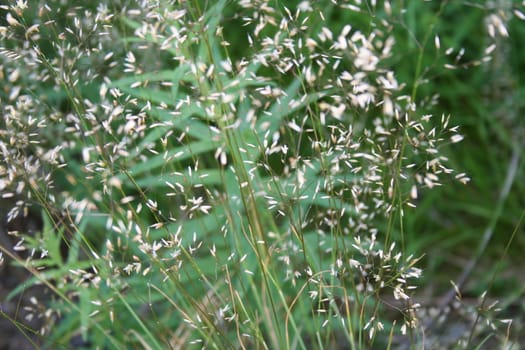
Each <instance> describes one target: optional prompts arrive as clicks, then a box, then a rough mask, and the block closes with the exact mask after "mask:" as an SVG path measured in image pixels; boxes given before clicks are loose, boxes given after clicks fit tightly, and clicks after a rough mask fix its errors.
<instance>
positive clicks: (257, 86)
mask: <svg viewBox="0 0 525 350" xmlns="http://www.w3.org/2000/svg"><path fill="white" fill-rule="evenodd" d="M401 4H402V3H397V2H392V3H390V2H388V1H384V2H378V3H376V2H375V1H371V2H368V1H328V0H326V1H290V2H284V1H270V0H253V1H246V0H236V1H232V0H228V1H227V0H217V1H202V0H187V1H182V0H179V1H124V0H122V1H100V2H93V3H91V2H85V1H68V2H63V1H58V0H56V1H53V0H50V1H47V2H41V1H34V2H28V1H21V0H19V1H10V2H8V4H6V5H1V7H0V8H1V16H0V17H1V18H2V21H3V22H2V23H1V26H0V35H1V44H0V75H1V78H2V80H3V81H5V84H4V86H3V88H2V90H1V91H0V99H1V105H0V106H1V108H2V114H3V116H4V118H3V119H2V120H1V121H0V125H1V130H0V151H1V153H2V162H1V163H0V189H1V191H2V198H3V200H4V201H6V203H9V205H8V209H7V210H6V217H7V224H6V226H5V227H7V228H9V227H11V228H10V229H9V230H6V232H5V233H3V232H0V233H2V234H4V235H6V237H8V239H9V240H10V241H12V242H14V243H13V246H12V249H9V248H8V246H7V245H6V244H2V245H1V247H0V249H1V251H2V255H3V257H4V259H9V260H10V261H11V262H10V263H12V264H17V265H19V266H22V267H23V268H25V269H26V270H28V271H29V272H30V278H29V279H28V280H27V281H25V282H24V283H23V284H20V285H19V286H18V287H17V288H15V289H14V290H13V291H12V292H11V293H10V295H9V298H10V299H13V298H17V297H19V296H20V295H22V294H23V293H24V291H25V289H26V288H28V287H29V286H41V287H40V288H41V289H42V290H43V292H42V293H41V295H40V294H39V297H38V298H36V297H34V298H32V299H31V303H30V305H27V306H26V308H25V311H26V313H25V318H26V320H28V319H32V318H36V319H39V320H40V325H41V326H40V328H38V329H30V328H27V327H24V322H25V321H24V320H20V319H16V318H11V320H12V322H13V323H15V324H16V325H17V326H18V329H19V331H20V332H21V333H22V334H24V335H25V336H27V337H28V339H31V341H32V342H33V344H34V345H35V346H37V347H44V348H57V347H63V348H68V347H73V346H75V345H74V344H76V343H78V342H80V343H81V345H82V346H85V347H89V348H100V349H104V348H108V349H130V348H147V349H166V348H174V349H191V348H203V349H204V348H206V349H208V348H212V349H239V348H242V349H311V348H319V349H335V348H341V349H369V348H370V349H372V348H377V349H385V348H394V347H399V348H403V347H409V346H418V344H419V346H421V345H422V344H424V341H425V330H426V327H425V324H426V319H422V317H423V316H421V315H423V313H422V309H424V308H425V307H426V306H425V305H420V303H419V302H418V301H417V300H418V299H417V298H415V296H416V291H417V289H416V286H418V285H419V284H420V282H419V281H420V278H421V276H422V269H421V268H422V259H424V256H425V252H424V251H418V250H415V249H411V248H410V247H413V246H414V245H413V244H412V243H411V242H410V239H412V238H413V237H414V236H415V234H414V233H413V232H406V230H405V228H404V222H405V216H410V215H412V213H413V212H414V210H415V209H414V208H415V207H416V206H417V204H418V202H419V201H420V198H421V197H422V196H425V195H427V193H430V192H431V191H432V190H433V189H434V188H436V187H440V186H442V185H443V184H445V185H447V184H448V183H450V182H452V181H459V182H460V183H467V182H468V181H469V177H468V176H467V175H466V174H465V173H463V170H462V168H461V166H459V167H457V169H455V168H454V167H453V166H452V165H451V164H450V162H449V160H448V157H447V153H446V152H448V149H449V148H450V147H448V146H450V145H451V144H455V143H458V142H459V141H461V140H462V139H463V136H462V135H461V134H460V130H459V127H458V126H457V125H456V124H455V123H454V119H453V118H451V116H450V115H449V114H447V113H442V111H441V110H440V109H439V106H438V104H439V96H438V94H439V91H432V85H431V84H429V81H430V80H431V79H432V78H433V77H434V76H441V75H444V74H446V72H448V71H452V70H465V69H470V68H472V67H477V66H479V65H482V64H483V63H484V62H488V61H490V60H491V58H492V55H493V53H494V52H497V46H493V45H495V43H496V42H497V41H496V40H493V41H491V40H490V39H488V40H487V41H486V43H487V45H486V48H485V50H482V51H481V52H467V54H468V55H470V57H469V58H468V59H465V58H464V57H463V55H464V50H463V49H462V48H461V47H454V46H449V45H450V43H447V42H446V40H444V38H441V37H440V33H439V30H438V29H440V25H439V24H440V23H441V22H440V21H442V18H443V16H444V14H446V13H447V11H448V6H453V5H452V4H449V3H448V2H447V1H435V2H429V3H424V4H423V3H421V4H417V5H414V4H411V5H408V4H407V5H406V6H413V7H407V8H405V7H403V6H401ZM480 7H482V9H481V10H480V9H474V10H473V11H480V13H483V11H485V13H483V16H481V21H482V22H483V18H485V24H486V28H488V32H487V33H485V34H480V35H482V36H483V35H486V37H487V38H497V37H505V36H507V35H508V32H507V29H506V21H510V17H506V16H504V15H503V12H502V11H500V10H499V8H498V7H497V6H496V7H489V6H487V7H483V5H480ZM514 10H515V12H508V13H507V12H505V13H507V14H509V16H511V15H515V16H516V17H520V18H522V17H524V16H523V13H522V12H520V10H519V9H518V8H515V9H514ZM418 12H421V13H423V14H424V16H422V18H421V22H418V21H416V22H413V21H414V20H415V18H416V17H417V16H418ZM407 18H408V20H407ZM411 21H412V22H411ZM416 23H417V24H416ZM482 25H483V23H482ZM452 44H453V43H452ZM400 77H402V78H403V79H401V78H400ZM450 112H451V114H453V112H454V111H450ZM458 147H460V146H458ZM20 218H25V219H24V220H26V221H29V220H36V219H31V218H39V220H40V221H41V222H39V224H38V226H39V227H38V229H35V230H33V232H27V230H23V229H22V228H23V225H22V228H17V227H15V228H13V225H11V226H10V225H9V223H11V222H14V221H16V220H20ZM40 218H41V219H40ZM4 264H6V262H4ZM425 317H426V316H425ZM476 332H477V331H476ZM477 334H478V333H474V332H471V333H468V332H466V333H465V336H464V337H463V338H462V339H460V340H459V342H458V344H461V342H463V343H465V344H469V345H467V346H471V345H472V344H473V343H476V344H477V343H480V342H481V341H482V339H478V338H477V336H478V335H477ZM479 334H480V336H484V333H483V331H481V330H480V331H479ZM503 338H505V337H503ZM504 340H507V339H506V338H505V339H504ZM502 341H503V340H502ZM76 346H80V345H78V344H77V345H76ZM423 346H424V345H423Z"/></svg>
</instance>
